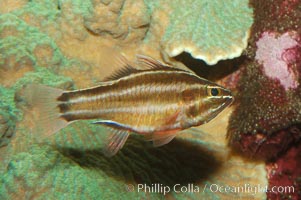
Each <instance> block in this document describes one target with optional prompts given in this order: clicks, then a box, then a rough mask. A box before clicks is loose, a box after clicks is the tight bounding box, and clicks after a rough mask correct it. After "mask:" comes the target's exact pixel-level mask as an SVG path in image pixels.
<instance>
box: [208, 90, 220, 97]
mask: <svg viewBox="0 0 301 200" xmlns="http://www.w3.org/2000/svg"><path fill="white" fill-rule="evenodd" d="M218 93H219V91H218V89H217V88H211V91H210V94H211V95H212V96H217V95H218Z"/></svg>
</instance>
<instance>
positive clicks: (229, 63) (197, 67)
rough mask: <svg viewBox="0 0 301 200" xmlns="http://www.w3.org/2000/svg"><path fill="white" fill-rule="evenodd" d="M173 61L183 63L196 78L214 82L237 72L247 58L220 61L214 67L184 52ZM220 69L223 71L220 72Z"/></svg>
mask: <svg viewBox="0 0 301 200" xmlns="http://www.w3.org/2000/svg"><path fill="white" fill-rule="evenodd" d="M174 59H175V60H176V61H179V62H181V63H183V64H184V65H185V66H186V67H188V68H189V69H190V70H192V71H194V72H195V73H196V74H197V75H198V76H200V77H203V78H206V79H209V80H211V81H216V80H219V79H222V78H223V77H225V76H227V75H229V74H232V73H233V72H234V71H236V70H238V69H239V67H240V66H242V64H243V63H244V62H245V60H246V59H247V57H246V56H244V55H242V56H240V57H237V58H234V59H231V60H221V61H219V62H218V63H217V64H215V65H208V64H206V63H205V62H204V61H203V60H200V59H195V58H193V57H192V56H191V55H190V54H189V53H186V52H183V53H181V54H179V55H178V56H175V57H174ZM221 68H223V69H222V70H221Z"/></svg>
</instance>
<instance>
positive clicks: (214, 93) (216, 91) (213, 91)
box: [207, 87, 221, 97]
mask: <svg viewBox="0 0 301 200" xmlns="http://www.w3.org/2000/svg"><path fill="white" fill-rule="evenodd" d="M207 94H208V95H209V96H213V97H216V96H218V95H220V94H221V90H220V88H218V87H208V88H207Z"/></svg>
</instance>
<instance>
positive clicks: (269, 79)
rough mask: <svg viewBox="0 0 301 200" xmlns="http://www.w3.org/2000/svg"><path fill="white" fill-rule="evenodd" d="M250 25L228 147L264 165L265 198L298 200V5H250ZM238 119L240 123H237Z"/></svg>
mask: <svg viewBox="0 0 301 200" xmlns="http://www.w3.org/2000/svg"><path fill="white" fill-rule="evenodd" d="M251 6H253V7H254V13H255V22H254V25H253V27H252V34H251V37H250V40H249V46H248V47H247V49H246V52H245V55H246V56H247V58H248V60H247V62H246V63H245V64H244V66H243V67H242V68H241V70H240V71H241V73H240V78H239V82H238V85H237V86H238V87H237V97H236V105H235V106H236V108H235V110H234V112H233V114H232V116H231V118H230V122H229V127H228V137H229V144H230V145H231V146H232V147H234V149H236V150H238V151H240V152H242V153H243V154H244V155H247V156H248V157H253V158H260V159H262V160H265V161H266V162H267V171H268V177H267V178H268V179H269V188H272V187H273V186H279V185H281V186H294V188H295V191H294V192H293V193H292V192H283V193H281V192H267V197H268V198H269V199H300V183H299V182H300V176H301V172H300V170H299V168H300V162H299V160H300V152H301V151H300V144H301V131H300V125H301V112H300V110H301V103H300V102H301V86H300V83H301V77H300V72H301V56H300V55H301V39H300V38H301V28H300V27H301V26H300V25H301V9H300V8H301V1H295V0H285V1H282V0H268V1H251ZM242 119H243V120H242Z"/></svg>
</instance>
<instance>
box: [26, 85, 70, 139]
mask: <svg viewBox="0 0 301 200" xmlns="http://www.w3.org/2000/svg"><path fill="white" fill-rule="evenodd" d="M63 92H64V91H63V90H61V89H56V88H51V87H47V86H44V85H36V84H30V85H28V86H27V87H26V88H25V91H24V96H25V99H26V101H27V103H28V104H29V105H31V106H32V108H33V111H34V114H35V118H36V119H34V123H35V128H34V132H36V133H38V134H39V137H48V136H50V135H52V134H54V133H56V132H57V131H59V130H60V129H62V128H64V127H66V126H67V125H68V124H70V122H68V121H66V120H64V119H63V118H60V110H59V108H58V106H57V105H58V104H59V102H58V101H57V98H58V97H59V96H61V95H62V93H63Z"/></svg>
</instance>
